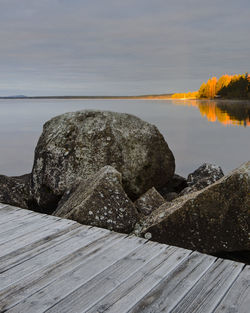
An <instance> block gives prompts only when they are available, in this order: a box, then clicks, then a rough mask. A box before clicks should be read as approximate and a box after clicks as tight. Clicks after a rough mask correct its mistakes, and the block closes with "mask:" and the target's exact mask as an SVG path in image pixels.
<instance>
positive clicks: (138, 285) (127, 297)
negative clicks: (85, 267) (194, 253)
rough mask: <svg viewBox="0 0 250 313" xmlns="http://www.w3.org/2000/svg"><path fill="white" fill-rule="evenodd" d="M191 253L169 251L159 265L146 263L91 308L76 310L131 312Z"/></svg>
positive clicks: (180, 250) (186, 251) (183, 250)
mask: <svg viewBox="0 0 250 313" xmlns="http://www.w3.org/2000/svg"><path fill="white" fill-rule="evenodd" d="M190 253H191V251H189V250H185V249H181V248H175V250H174V252H173V253H171V254H170V255H168V254H167V253H166V254H165V256H164V255H163V258H162V259H161V260H160V261H161V262H160V263H158V265H157V266H153V267H151V264H148V265H146V266H145V268H142V270H141V271H138V272H137V273H136V274H135V275H133V276H132V277H130V279H128V280H126V281H125V282H124V283H123V284H121V285H120V286H119V287H117V288H116V289H115V290H114V291H113V292H111V293H109V294H108V295H107V296H106V297H105V298H103V299H102V300H101V301H100V302H99V303H97V304H96V305H95V306H94V307H92V308H91V309H89V310H79V311H76V312H89V313H90V312H104V311H105V312H119V313H125V312H126V313H127V312H129V310H131V309H132V308H133V307H134V306H135V305H136V304H137V303H138V302H139V301H140V300H141V299H142V298H143V297H144V296H145V295H146V294H148V293H149V292H150V290H152V288H154V287H155V286H157V285H158V284H159V283H160V282H161V281H162V279H164V277H166V276H168V275H169V273H171V271H172V270H173V269H174V268H176V267H177V266H178V265H179V264H180V263H182V262H183V261H184V260H185V259H186V258H187V257H188V256H189V255H190ZM52 312H53V311H52ZM52 312H50V313H52ZM58 312H59V311H58ZM62 312H64V311H62Z"/></svg>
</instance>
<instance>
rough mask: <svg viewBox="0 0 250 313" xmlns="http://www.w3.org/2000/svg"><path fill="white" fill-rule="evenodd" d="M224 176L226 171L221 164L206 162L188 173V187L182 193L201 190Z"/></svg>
mask: <svg viewBox="0 0 250 313" xmlns="http://www.w3.org/2000/svg"><path fill="white" fill-rule="evenodd" d="M223 176H224V173H223V171H222V169H221V167H220V166H217V165H213V164H209V163H204V164H202V165H201V166H200V167H199V168H198V169H197V170H195V171H194V172H193V173H191V174H189V175H188V178H187V188H186V189H184V190H183V191H182V194H186V193H189V192H194V191H198V190H201V189H203V188H205V187H207V186H209V185H211V184H213V183H215V182H216V181H217V180H219V179H221V178H222V177H223Z"/></svg>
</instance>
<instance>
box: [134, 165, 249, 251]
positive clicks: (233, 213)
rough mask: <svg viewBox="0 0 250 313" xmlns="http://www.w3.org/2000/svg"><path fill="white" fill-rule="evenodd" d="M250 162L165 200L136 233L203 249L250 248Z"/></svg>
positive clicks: (191, 247) (235, 249)
mask: <svg viewBox="0 0 250 313" xmlns="http://www.w3.org/2000/svg"><path fill="white" fill-rule="evenodd" d="M249 228H250V162H247V163H245V164H243V165H242V166H241V167H239V168H238V169H236V170H234V171H233V172H232V173H230V174H229V175H227V176H224V177H223V178H221V179H220V180H219V181H217V182H216V183H214V184H212V185H210V186H208V187H206V188H205V189H202V190H201V191H197V192H194V193H191V194H188V195H184V196H183V197H179V198H177V199H176V200H174V201H173V202H172V203H171V204H170V203H166V204H164V205H162V206H161V207H160V208H159V209H157V210H155V211H153V212H152V214H151V215H150V216H149V217H145V218H144V219H143V220H142V221H141V222H140V224H139V225H138V224H137V227H136V231H135V232H136V233H137V234H141V235H145V234H146V236H147V237H148V238H149V237H152V239H153V240H155V241H159V242H162V243H167V244H170V245H176V246H180V247H184V248H188V249H193V250H199V251H201V252H204V253H211V254H213V253H220V252H223V251H250V240H249Z"/></svg>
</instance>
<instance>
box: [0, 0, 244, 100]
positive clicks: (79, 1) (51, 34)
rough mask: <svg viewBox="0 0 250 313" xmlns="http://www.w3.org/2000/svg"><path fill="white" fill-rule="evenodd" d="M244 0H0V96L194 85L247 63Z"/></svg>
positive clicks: (120, 91) (120, 92)
mask: <svg viewBox="0 0 250 313" xmlns="http://www.w3.org/2000/svg"><path fill="white" fill-rule="evenodd" d="M249 16H250V2H249V0H238V1H233V0H210V1H203V0H175V1H170V0H133V1H132V0H126V1H117V0H105V1H103V0H71V1H68V0H22V1H20V0H0V40H1V45H0V68H1V74H0V96H1V95H2V96H3V95H12V94H20V93H21V94H27V95H66V94H68V95H70V94H71V95H73V94H76V95H101V94H103V95H125V94H145V93H164V92H172V91H187V90H195V89H197V88H198V87H199V85H200V82H202V81H204V80H207V79H208V77H209V76H211V75H217V76H219V75H221V74H224V73H229V74H230V73H240V72H245V71H250V61H249V51H250V40H249V39H250V38H249V37H250V35H249V29H250V19H249Z"/></svg>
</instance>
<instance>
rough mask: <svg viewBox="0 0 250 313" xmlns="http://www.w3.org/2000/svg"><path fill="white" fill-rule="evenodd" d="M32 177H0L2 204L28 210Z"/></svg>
mask: <svg viewBox="0 0 250 313" xmlns="http://www.w3.org/2000/svg"><path fill="white" fill-rule="evenodd" d="M30 177H31V175H30V174H25V175H22V176H14V177H8V176H5V175H0V202H2V203H6V204H10V205H14V206H18V207H21V208H23V209H28V199H29V186H30Z"/></svg>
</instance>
